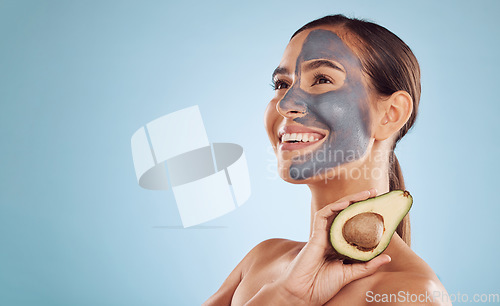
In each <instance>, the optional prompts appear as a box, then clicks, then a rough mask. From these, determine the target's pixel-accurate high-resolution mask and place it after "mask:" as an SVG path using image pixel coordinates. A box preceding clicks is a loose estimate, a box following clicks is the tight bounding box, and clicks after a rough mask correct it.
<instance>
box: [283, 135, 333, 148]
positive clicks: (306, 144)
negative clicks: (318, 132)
mask: <svg viewBox="0 0 500 306" xmlns="http://www.w3.org/2000/svg"><path fill="white" fill-rule="evenodd" d="M324 138H325V137H323V138H321V139H319V140H316V141H312V142H302V141H300V142H282V143H280V145H279V149H280V150H286V151H293V150H300V149H303V148H306V147H309V146H312V145H315V144H318V143H320V142H321V141H322V140H323V139H324Z"/></svg>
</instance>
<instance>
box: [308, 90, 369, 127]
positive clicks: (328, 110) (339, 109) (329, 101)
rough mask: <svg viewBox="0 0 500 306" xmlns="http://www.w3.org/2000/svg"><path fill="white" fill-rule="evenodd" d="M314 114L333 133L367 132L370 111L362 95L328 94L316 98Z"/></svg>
mask: <svg viewBox="0 0 500 306" xmlns="http://www.w3.org/2000/svg"><path fill="white" fill-rule="evenodd" d="M315 100H316V102H315V106H316V107H315V108H316V110H315V113H316V115H317V117H318V119H320V120H321V121H323V122H324V123H325V124H326V125H327V126H328V127H329V128H330V130H331V132H333V133H340V132H349V131H356V130H359V129H361V130H363V131H365V132H366V131H367V130H368V129H369V124H370V119H369V117H370V110H369V108H368V106H367V101H366V98H365V96H364V95H362V94H359V93H353V92H351V93H344V92H329V93H326V94H323V95H321V96H318V97H316V99H315Z"/></svg>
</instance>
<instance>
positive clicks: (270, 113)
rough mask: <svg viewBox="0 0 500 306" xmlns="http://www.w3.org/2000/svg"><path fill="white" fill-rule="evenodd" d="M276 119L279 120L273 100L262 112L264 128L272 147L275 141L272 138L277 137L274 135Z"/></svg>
mask: <svg viewBox="0 0 500 306" xmlns="http://www.w3.org/2000/svg"><path fill="white" fill-rule="evenodd" d="M278 119H279V113H278V111H277V110H276V99H273V100H271V102H269V104H267V107H266V110H265V112H264V127H265V129H266V132H267V135H268V136H269V139H270V140H271V142H272V145H273V146H274V145H275V144H274V143H273V142H274V140H275V139H274V138H276V137H277V136H276V135H275V126H276V123H277V121H278Z"/></svg>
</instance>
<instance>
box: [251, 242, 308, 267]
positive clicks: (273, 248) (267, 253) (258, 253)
mask: <svg viewBox="0 0 500 306" xmlns="http://www.w3.org/2000/svg"><path fill="white" fill-rule="evenodd" d="M304 244H305V243H303V242H297V241H293V240H288V239H282V238H272V239H267V240H264V241H262V242H261V243H259V244H257V245H256V246H255V247H254V248H253V249H252V250H250V252H248V254H247V256H246V257H245V260H246V263H245V267H244V268H248V267H249V266H250V265H254V264H268V263H270V262H273V261H274V260H276V259H277V258H278V257H281V256H283V255H285V254H288V253H294V251H296V253H298V252H299V251H300V249H301V248H302V247H303V246H304ZM244 270H246V269H244Z"/></svg>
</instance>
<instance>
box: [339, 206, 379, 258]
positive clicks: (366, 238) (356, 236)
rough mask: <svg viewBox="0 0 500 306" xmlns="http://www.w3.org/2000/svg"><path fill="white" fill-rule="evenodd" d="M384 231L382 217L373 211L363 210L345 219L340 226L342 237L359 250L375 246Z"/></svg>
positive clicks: (366, 249)
mask: <svg viewBox="0 0 500 306" xmlns="http://www.w3.org/2000/svg"><path fill="white" fill-rule="evenodd" d="M383 233H384V218H383V217H382V216H381V215H379V214H377V213H373V212H364V213H361V214H358V215H355V216H354V217H352V218H350V219H349V220H347V221H346V222H345V224H344V227H343V228H342V235H343V236H344V239H345V240H346V241H347V242H348V243H349V244H351V245H354V246H356V247H357V248H358V249H359V250H361V251H371V250H373V249H374V248H376V247H377V245H378V244H379V243H380V240H381V239H382V234H383Z"/></svg>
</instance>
